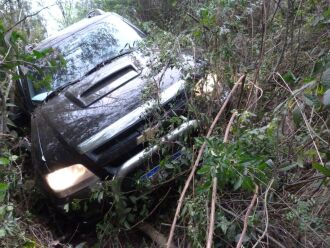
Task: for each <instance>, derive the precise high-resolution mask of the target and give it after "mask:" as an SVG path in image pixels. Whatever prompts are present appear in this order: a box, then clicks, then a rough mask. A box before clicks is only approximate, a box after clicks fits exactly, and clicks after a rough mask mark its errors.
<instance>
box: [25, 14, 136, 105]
mask: <svg viewBox="0 0 330 248" xmlns="http://www.w3.org/2000/svg"><path fill="white" fill-rule="evenodd" d="M141 39H142V33H141V32H139V31H138V30H136V29H135V28H133V27H132V26H131V25H129V24H128V23H126V22H124V21H123V20H122V19H121V18H120V17H117V16H110V17H109V18H106V19H103V20H102V22H98V23H95V24H92V25H90V26H88V27H86V28H84V29H82V30H80V31H78V32H76V33H73V34H72V35H70V36H69V37H66V38H65V39H63V40H61V41H60V42H58V43H56V44H55V45H53V47H52V49H54V50H55V51H56V52H59V53H60V54H61V56H63V58H64V60H65V66H62V67H61V68H60V69H58V70H57V71H56V72H55V73H54V74H53V75H52V83H51V85H50V87H48V89H46V88H45V87H41V88H40V87H36V85H33V84H32V83H31V82H30V83H29V84H30V85H29V88H30V94H31V98H32V100H34V101H43V100H44V99H45V98H46V97H47V95H48V94H49V93H50V92H51V91H53V90H56V89H58V88H60V87H63V86H65V85H66V84H68V83H70V82H74V81H77V80H79V79H81V78H82V77H83V76H84V75H86V74H87V73H88V72H89V71H91V70H92V69H93V68H95V67H96V66H98V65H99V64H102V62H105V61H108V60H111V59H112V58H114V57H117V56H119V55H121V54H123V53H127V52H128V51H129V50H130V49H131V48H132V47H133V46H134V45H135V43H136V42H137V41H140V40H141ZM49 88H50V89H49Z"/></svg>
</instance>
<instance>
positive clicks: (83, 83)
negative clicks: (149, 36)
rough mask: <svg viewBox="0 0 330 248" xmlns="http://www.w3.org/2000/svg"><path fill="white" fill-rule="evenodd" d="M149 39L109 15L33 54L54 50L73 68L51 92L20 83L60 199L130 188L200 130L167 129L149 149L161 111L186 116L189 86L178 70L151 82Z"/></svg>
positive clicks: (188, 124)
mask: <svg viewBox="0 0 330 248" xmlns="http://www.w3.org/2000/svg"><path fill="white" fill-rule="evenodd" d="M144 37H145V35H144V33H143V32H141V31H140V30H139V29H138V28H137V27H135V26H134V25H132V24H131V23H130V22H128V21H127V20H125V19H124V18H122V17H121V16H119V15H117V14H114V13H102V14H99V15H95V16H92V17H89V18H86V19H83V20H81V21H79V22H78V23H75V24H74V25H72V26H69V27H68V28H66V29H64V30H62V31H61V32H59V33H58V34H57V35H55V36H53V37H50V38H48V39H46V40H44V41H42V42H41V43H40V44H38V45H37V46H36V47H35V48H34V49H35V50H36V51H43V50H45V49H48V48H51V49H53V50H54V51H58V52H59V53H60V54H61V56H63V58H64V59H65V61H66V66H65V68H61V69H59V70H58V71H56V72H55V73H54V74H53V75H52V82H51V87H50V89H46V88H45V87H36V86H35V84H34V83H33V82H32V80H29V79H28V78H23V79H21V80H19V81H18V89H19V92H20V94H21V98H22V99H23V100H24V105H25V106H26V108H27V109H28V111H29V113H30V114H31V143H32V162H33V164H34V166H35V168H36V169H37V171H38V172H39V174H40V175H41V177H42V179H43V180H42V181H43V183H44V185H45V188H46V189H47V190H48V191H49V192H50V193H51V194H52V195H53V196H55V197H56V198H57V199H62V200H65V201H66V200H68V199H70V198H71V197H76V196H77V195H79V194H81V193H82V192H86V189H89V188H90V187H92V186H93V185H95V184H97V182H98V181H100V180H102V179H114V178H117V179H119V181H120V182H124V181H123V180H121V179H124V178H126V177H128V176H129V175H131V174H132V173H133V172H135V171H136V170H141V171H143V172H145V175H144V176H146V177H151V176H153V175H154V174H155V173H156V172H157V170H158V167H155V165H157V162H155V161H159V155H158V153H160V152H159V150H160V147H162V146H163V145H165V146H168V145H169V144H172V143H176V142H175V141H176V140H177V139H178V138H179V137H180V136H182V135H183V134H185V133H186V132H188V131H189V130H190V129H192V128H194V127H195V126H196V121H195V120H188V119H185V121H183V122H181V123H180V124H179V125H177V126H176V127H175V128H172V129H169V130H168V129H166V130H167V131H166V132H165V133H164V132H163V135H162V136H161V137H160V138H159V139H158V143H157V144H155V143H152V142H148V137H150V136H154V135H155V133H157V132H158V131H157V130H159V127H160V126H162V125H164V124H163V123H162V122H160V123H159V122H158V123H157V124H154V125H152V126H150V124H148V123H152V121H151V122H150V120H152V119H153V118H154V114H153V110H154V109H155V108H156V107H158V106H162V109H163V112H162V114H163V115H173V114H175V115H180V114H182V111H183V109H184V105H185V103H184V102H185V100H184V99H185V97H184V95H185V94H184V88H185V81H184V79H183V73H182V71H181V69H180V68H176V67H165V68H163V70H162V71H161V72H160V73H156V75H152V70H151V69H150V66H149V64H148V63H149V62H150V61H152V60H154V59H157V56H155V54H153V58H152V59H151V56H147V55H143V54H142V53H141V52H138V51H137V49H136V44H137V43H139V42H141V41H142V40H143V39H144ZM183 58H184V60H185V61H187V60H189V58H188V56H183ZM187 58H188V59H187ZM151 75H152V76H151ZM151 80H155V81H157V85H158V88H157V94H156V95H157V97H154V98H153V97H151V96H149V95H148V91H147V90H146V89H148V87H149V86H148V85H149V84H150V81H151ZM146 96H147V97H146ZM162 130H164V128H162ZM156 135H157V134H156ZM158 137H159V136H158ZM173 153H174V152H173ZM155 157H158V160H157V159H154V158H155ZM151 158H153V160H152V161H153V163H151V164H150V159H151ZM148 166H149V167H148Z"/></svg>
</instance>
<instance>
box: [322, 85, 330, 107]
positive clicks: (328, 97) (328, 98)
mask: <svg viewBox="0 0 330 248" xmlns="http://www.w3.org/2000/svg"><path fill="white" fill-rule="evenodd" d="M323 104H324V105H325V106H330V89H328V90H327V91H326V92H325V93H324V95H323Z"/></svg>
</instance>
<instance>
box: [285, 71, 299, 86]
mask: <svg viewBox="0 0 330 248" xmlns="http://www.w3.org/2000/svg"><path fill="white" fill-rule="evenodd" d="M283 79H284V80H285V82H287V83H288V84H293V83H295V82H296V81H297V78H296V77H295V75H294V74H293V73H292V71H288V72H287V73H285V74H284V75H283Z"/></svg>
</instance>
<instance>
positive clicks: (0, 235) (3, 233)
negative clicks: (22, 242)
mask: <svg viewBox="0 0 330 248" xmlns="http://www.w3.org/2000/svg"><path fill="white" fill-rule="evenodd" d="M4 237H6V230H5V229H4V228H1V229H0V239H1V238H4Z"/></svg>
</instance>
